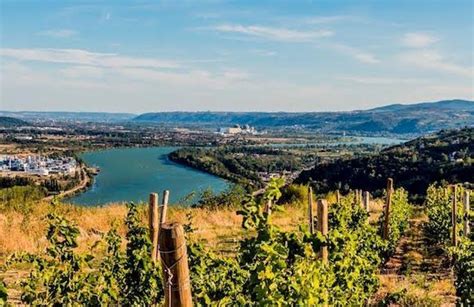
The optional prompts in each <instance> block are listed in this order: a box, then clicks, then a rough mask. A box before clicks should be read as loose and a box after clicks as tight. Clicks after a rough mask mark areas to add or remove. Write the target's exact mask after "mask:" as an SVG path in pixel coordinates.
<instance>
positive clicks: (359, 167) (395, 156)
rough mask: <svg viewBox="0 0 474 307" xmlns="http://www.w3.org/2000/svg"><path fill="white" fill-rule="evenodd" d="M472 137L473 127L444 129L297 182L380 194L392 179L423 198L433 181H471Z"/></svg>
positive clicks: (323, 167)
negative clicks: (386, 183) (386, 182)
mask: <svg viewBox="0 0 474 307" xmlns="http://www.w3.org/2000/svg"><path fill="white" fill-rule="evenodd" d="M473 138H474V128H472V127H467V128H463V129H460V130H442V131H440V132H438V133H436V134H434V135H431V136H426V137H421V138H417V139H415V140H412V141H410V142H407V143H405V144H402V145H397V146H393V147H390V148H387V149H385V150H383V151H382V152H381V153H380V154H377V155H374V156H369V157H360V158H353V159H338V160H336V161H333V162H328V163H321V164H318V165H316V166H315V167H314V168H313V169H311V170H307V171H304V172H302V173H301V174H300V176H299V177H298V178H297V179H296V182H299V183H306V182H308V181H312V182H313V185H314V186H315V188H316V189H317V191H319V192H327V191H330V190H334V189H342V190H344V189H347V188H348V187H349V186H350V187H352V188H366V189H369V190H370V191H373V192H377V191H380V190H381V189H383V188H384V186H385V178H387V177H392V178H394V180H395V182H397V184H398V185H399V186H402V187H404V188H405V189H407V190H408V191H409V192H410V194H412V195H416V196H421V195H424V193H425V191H426V189H427V187H428V185H429V184H430V183H432V182H440V181H442V180H444V181H448V182H453V183H454V182H468V181H472V179H473V176H474V175H473V174H474V166H473V158H474V152H473V151H474V140H473ZM416 196H415V197H416Z"/></svg>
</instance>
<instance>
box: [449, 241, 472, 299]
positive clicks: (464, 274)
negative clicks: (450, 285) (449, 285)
mask: <svg viewBox="0 0 474 307" xmlns="http://www.w3.org/2000/svg"><path fill="white" fill-rule="evenodd" d="M450 252H451V255H452V256H453V258H454V272H455V274H456V281H455V283H454V285H455V286H456V295H457V296H458V301H459V303H461V304H462V305H466V306H471V305H472V304H474V243H473V242H472V240H471V239H469V238H465V237H464V238H462V239H461V240H459V243H458V246H457V247H455V248H451V249H450Z"/></svg>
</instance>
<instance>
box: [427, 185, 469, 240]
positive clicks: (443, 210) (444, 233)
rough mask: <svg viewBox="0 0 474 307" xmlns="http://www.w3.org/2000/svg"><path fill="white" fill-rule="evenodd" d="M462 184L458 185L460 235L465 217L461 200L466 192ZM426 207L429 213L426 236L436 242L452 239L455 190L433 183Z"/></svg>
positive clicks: (457, 219)
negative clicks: (452, 212)
mask: <svg viewBox="0 0 474 307" xmlns="http://www.w3.org/2000/svg"><path fill="white" fill-rule="evenodd" d="M464 191H465V190H464V188H463V187H462V186H457V192H456V197H457V204H458V205H457V209H458V210H457V212H456V213H457V217H456V223H457V224H456V225H457V226H458V227H457V229H458V235H459V234H461V232H462V229H463V228H462V223H463V221H464V218H468V216H467V215H466V216H465V215H464V213H465V212H464V207H463V205H462V203H461V202H460V199H461V197H460V196H461V195H463V193H464ZM426 194H427V195H426V209H427V213H428V222H427V223H426V225H425V232H426V236H427V237H428V238H429V239H430V240H431V241H432V242H435V243H446V242H448V241H449V240H450V238H451V236H452V233H451V229H452V227H453V223H452V220H451V211H452V202H453V196H454V193H453V190H452V189H451V188H446V187H443V186H439V187H436V186H435V185H431V186H430V187H429V188H428V190H427V192H426Z"/></svg>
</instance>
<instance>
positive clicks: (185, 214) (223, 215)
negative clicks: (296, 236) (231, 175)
mask: <svg viewBox="0 0 474 307" xmlns="http://www.w3.org/2000/svg"><path fill="white" fill-rule="evenodd" d="M51 210H52V209H51V205H50V204H49V203H47V202H40V203H38V204H36V205H35V207H34V208H33V212H31V213H30V214H28V215H24V214H21V213H18V212H4V213H0V263H1V262H2V261H1V260H5V258H6V257H7V256H8V255H10V254H12V253H14V252H21V251H23V252H32V253H36V252H38V251H41V250H44V248H45V247H46V244H47V242H46V239H45V232H46V226H47V225H46V220H45V217H46V215H47V214H48V212H50V211H51ZM56 210H57V211H58V212H59V213H60V214H62V215H64V216H65V217H66V218H67V219H69V220H71V221H73V222H74V223H76V224H77V226H78V227H79V229H80V236H79V246H80V247H79V250H81V249H87V248H88V246H90V245H92V244H93V243H94V242H96V241H97V240H99V239H100V238H101V235H102V234H103V233H106V232H107V231H108V230H110V229H111V228H112V225H116V227H117V229H118V231H119V233H120V234H121V235H122V236H125V225H124V223H123V221H124V219H125V216H126V214H127V208H126V205H125V204H111V205H107V206H104V207H80V206H74V205H67V204H64V205H61V206H59V207H58V208H57V209H56ZM235 211H236V210H235V209H230V208H223V209H219V210H209V209H201V208H185V207H179V206H170V207H169V210H168V220H169V221H174V222H179V223H181V224H188V223H192V226H193V228H194V229H195V231H194V233H193V235H192V239H193V240H198V241H201V242H203V243H205V244H206V245H208V246H209V247H211V248H212V249H214V250H217V251H223V252H231V250H229V248H230V247H229V243H233V242H235V241H238V239H240V238H242V237H243V236H244V231H243V230H242V227H241V223H242V217H241V216H238V215H237V214H236V213H235ZM140 215H141V218H142V220H143V224H144V225H146V224H147V221H148V218H147V206H146V205H144V206H142V207H141V208H140ZM190 219H191V220H190ZM304 219H305V210H303V208H300V207H297V206H288V207H286V210H285V212H276V213H275V214H274V215H273V216H272V222H273V223H274V224H275V225H278V226H280V227H281V228H282V229H285V230H290V229H296V228H297V227H298V225H300V224H301V223H303V222H304Z"/></svg>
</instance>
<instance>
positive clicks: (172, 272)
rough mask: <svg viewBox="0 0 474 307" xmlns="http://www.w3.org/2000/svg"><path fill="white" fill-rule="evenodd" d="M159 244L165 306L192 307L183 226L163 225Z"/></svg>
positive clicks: (174, 224) (176, 224) (175, 224)
mask: <svg viewBox="0 0 474 307" xmlns="http://www.w3.org/2000/svg"><path fill="white" fill-rule="evenodd" d="M159 244H160V245H159V246H160V250H159V252H160V259H161V266H162V269H163V285H164V292H165V305H164V306H176V307H178V306H183V307H188V306H192V296H191V282H190V279H189V267H188V255H187V251H186V239H185V237H184V230H183V226H181V225H180V224H178V223H165V224H163V225H162V226H161V231H160V236H159Z"/></svg>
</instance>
